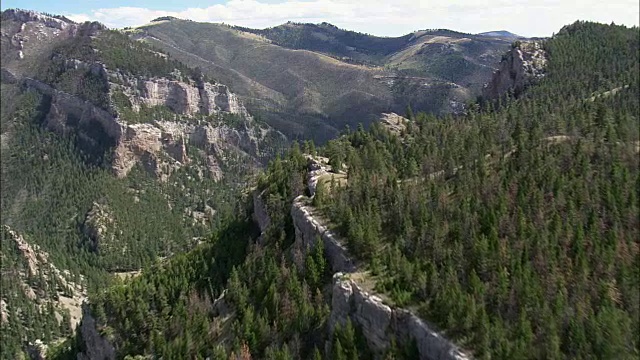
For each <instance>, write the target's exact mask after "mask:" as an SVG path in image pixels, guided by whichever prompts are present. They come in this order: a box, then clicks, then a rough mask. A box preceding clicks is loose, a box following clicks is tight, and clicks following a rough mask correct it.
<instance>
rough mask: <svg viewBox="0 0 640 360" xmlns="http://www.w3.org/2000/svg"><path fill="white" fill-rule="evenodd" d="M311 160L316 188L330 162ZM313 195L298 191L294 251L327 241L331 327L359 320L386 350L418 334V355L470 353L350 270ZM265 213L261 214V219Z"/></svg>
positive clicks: (446, 357)
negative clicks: (374, 290)
mask: <svg viewBox="0 0 640 360" xmlns="http://www.w3.org/2000/svg"><path fill="white" fill-rule="evenodd" d="M307 158H308V160H309V167H308V176H309V179H308V184H309V189H308V190H309V192H310V193H311V194H314V191H313V190H312V187H313V188H314V189H315V184H317V181H318V179H319V178H320V177H321V176H323V175H326V174H327V173H330V172H331V171H332V170H331V167H330V166H329V165H328V164H327V162H328V161H326V162H325V159H324V158H318V159H316V157H313V156H309V155H307ZM261 196H262V194H257V193H256V194H254V218H256V220H257V223H258V225H259V227H260V230H261V231H262V232H263V233H264V232H265V231H267V229H268V226H269V222H267V221H264V220H265V219H264V215H257V214H266V208H264V202H263V201H262V199H261ZM311 200H312V198H310V197H307V196H305V195H300V196H298V197H297V198H296V199H295V200H294V201H293V205H292V207H291V217H292V219H293V224H294V227H295V233H296V236H295V242H294V244H293V248H294V251H301V252H302V253H303V254H304V253H306V252H308V251H310V250H311V249H313V247H314V246H315V244H316V241H318V240H320V241H322V243H323V246H324V250H325V256H326V257H327V260H328V263H329V265H330V266H331V271H332V272H333V273H334V277H333V287H332V303H331V314H330V317H329V327H330V329H333V328H334V327H335V326H336V325H338V324H340V325H345V324H346V322H347V319H351V321H352V322H353V323H354V324H356V325H358V326H360V327H361V328H362V332H363V334H364V336H365V338H366V340H367V343H368V345H369V346H370V348H371V349H373V350H375V351H376V352H377V353H378V354H381V353H384V351H385V350H387V349H388V348H389V347H390V346H391V342H392V341H393V340H399V341H401V342H404V343H406V342H409V341H413V340H415V343H416V345H417V349H418V352H419V354H420V359H421V360H422V359H430V360H434V359H435V360H466V359H469V358H470V356H469V355H467V354H466V353H464V352H463V351H462V350H461V349H460V348H458V347H457V346H456V345H455V344H453V343H452V342H450V341H449V340H447V339H446V338H444V337H443V336H442V335H441V334H439V333H438V332H437V331H435V330H434V329H433V328H432V326H430V325H429V324H427V323H426V322H425V321H423V320H422V319H420V318H419V317H418V316H417V315H415V314H414V313H413V312H412V311H410V310H407V309H403V308H400V307H396V306H391V305H388V304H387V303H386V302H385V301H384V300H383V299H382V298H381V297H380V296H378V295H376V294H374V293H370V292H367V291H365V290H363V287H362V286H361V285H360V284H359V283H358V281H357V280H356V279H355V278H352V277H350V275H351V274H355V273H357V272H358V270H359V268H358V264H357V263H356V262H355V261H354V260H353V259H352V257H351V256H350V255H349V252H348V250H347V248H346V246H345V245H344V241H343V240H342V239H341V238H340V236H339V235H337V234H336V233H335V232H334V231H332V230H331V229H330V225H329V224H328V222H327V221H326V220H325V219H324V218H323V217H322V216H321V215H320V214H318V213H317V211H316V210H315V209H314V208H313V206H312V205H311ZM258 219H261V220H258Z"/></svg>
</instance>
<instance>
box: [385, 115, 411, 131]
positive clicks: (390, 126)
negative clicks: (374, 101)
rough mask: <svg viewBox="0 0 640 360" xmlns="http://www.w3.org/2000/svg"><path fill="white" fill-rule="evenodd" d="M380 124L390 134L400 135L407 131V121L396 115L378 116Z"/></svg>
mask: <svg viewBox="0 0 640 360" xmlns="http://www.w3.org/2000/svg"><path fill="white" fill-rule="evenodd" d="M380 123H381V124H382V126H384V127H385V128H387V130H389V131H390V132H391V133H393V134H396V135H400V134H401V133H403V132H404V131H405V130H406V129H407V124H408V123H409V119H407V118H405V117H402V116H400V115H398V114H396V113H383V114H382V115H381V116H380Z"/></svg>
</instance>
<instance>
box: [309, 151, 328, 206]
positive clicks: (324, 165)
mask: <svg viewBox="0 0 640 360" xmlns="http://www.w3.org/2000/svg"><path fill="white" fill-rule="evenodd" d="M306 158H307V186H308V189H309V194H310V196H314V195H315V194H316V187H317V186H318V180H319V179H320V177H321V176H323V175H326V174H329V173H330V172H331V171H332V168H331V165H329V159H328V158H326V157H322V156H312V155H306Z"/></svg>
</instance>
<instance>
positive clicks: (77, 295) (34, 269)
mask: <svg viewBox="0 0 640 360" xmlns="http://www.w3.org/2000/svg"><path fill="white" fill-rule="evenodd" d="M0 231H1V232H2V236H1V239H0V247H1V248H2V252H0V258H1V259H2V262H3V268H4V269H10V271H6V272H5V273H4V274H3V275H2V276H3V277H6V280H7V284H11V287H10V288H7V289H3V290H4V291H3V293H2V294H0V322H1V323H5V322H7V321H11V316H19V317H20V316H21V315H20V314H21V312H23V311H28V310H29V309H28V308H32V309H31V310H32V311H39V312H40V313H41V314H44V311H45V309H48V308H49V309H51V311H52V315H53V316H54V317H55V319H56V320H57V322H58V323H59V324H60V325H62V323H63V321H68V324H67V325H68V326H69V328H70V329H72V330H73V329H75V328H76V326H77V325H78V323H79V322H80V319H81V311H80V306H81V304H82V303H83V302H84V301H85V300H86V296H87V293H86V288H85V284H84V278H82V277H79V278H78V277H74V276H72V274H71V273H70V272H69V271H68V270H61V269H59V268H58V267H57V266H56V265H55V264H54V263H53V262H52V261H51V259H50V258H49V254H48V253H47V252H45V251H43V250H42V249H41V248H40V247H39V246H38V245H36V244H33V243H30V242H29V239H28V238H25V236H23V235H22V234H19V233H18V232H17V231H15V230H13V229H11V228H10V227H9V226H7V225H3V226H2V228H1V229H0ZM38 278H40V279H43V281H37V282H36V281H33V279H38ZM3 280H4V279H3ZM14 291H16V292H20V293H21V295H20V296H18V294H16V293H13V292H14ZM20 297H22V298H23V301H26V302H27V303H24V302H21V300H20ZM66 313H68V315H69V316H68V317H67V316H66V315H65V314H66ZM12 314H13V315H12ZM14 321H20V320H17V319H14ZM22 321H26V320H25V319H22ZM25 326H29V325H25ZM65 326H66V325H65ZM29 340H30V341H34V343H35V342H38V340H37V339H29Z"/></svg>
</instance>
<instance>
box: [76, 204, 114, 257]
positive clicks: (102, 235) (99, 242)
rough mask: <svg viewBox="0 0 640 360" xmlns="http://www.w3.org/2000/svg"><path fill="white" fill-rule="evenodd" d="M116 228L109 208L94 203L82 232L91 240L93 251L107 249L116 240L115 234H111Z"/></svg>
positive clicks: (86, 216)
mask: <svg viewBox="0 0 640 360" xmlns="http://www.w3.org/2000/svg"><path fill="white" fill-rule="evenodd" d="M115 227H116V224H115V219H114V218H113V216H112V215H111V212H110V211H109V207H108V206H107V205H104V204H100V203H97V202H94V203H93V206H92V207H91V210H89V212H87V214H86V215H85V219H84V222H83V224H82V231H83V232H84V234H85V235H87V237H88V238H89V239H90V240H91V244H90V246H89V248H90V249H91V250H92V251H98V250H99V249H103V250H104V249H105V248H107V247H108V246H109V243H111V242H112V241H113V239H114V238H115V234H114V233H112V232H110V231H112V229H114V228H115Z"/></svg>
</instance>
